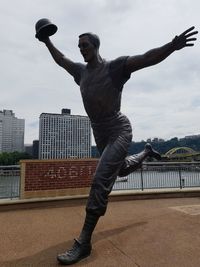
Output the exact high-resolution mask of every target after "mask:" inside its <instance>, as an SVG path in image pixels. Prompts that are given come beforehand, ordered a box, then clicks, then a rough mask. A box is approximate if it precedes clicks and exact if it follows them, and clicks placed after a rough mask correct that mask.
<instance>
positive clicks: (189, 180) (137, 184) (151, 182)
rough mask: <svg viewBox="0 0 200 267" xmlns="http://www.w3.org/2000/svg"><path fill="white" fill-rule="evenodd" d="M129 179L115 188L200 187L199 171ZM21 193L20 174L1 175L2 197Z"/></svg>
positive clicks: (147, 173) (134, 175)
mask: <svg viewBox="0 0 200 267" xmlns="http://www.w3.org/2000/svg"><path fill="white" fill-rule="evenodd" d="M126 178H127V180H126V181H125V182H124V181H120V182H116V183H115V184H114V187H113V190H130V189H132V190H134V189H135V190H142V189H161V188H184V187H187V188H188V187H200V170H199V171H187V170H181V171H180V170H176V171H163V170H152V171H149V170H148V171H143V172H142V173H141V171H140V170H139V171H135V172H133V173H132V174H130V175H129V176H127V177H126ZM19 195H20V176H9V175H8V176H2V175H1V176H0V199H3V198H11V199H12V198H17V197H19Z"/></svg>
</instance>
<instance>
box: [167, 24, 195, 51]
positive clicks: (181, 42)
mask: <svg viewBox="0 0 200 267" xmlns="http://www.w3.org/2000/svg"><path fill="white" fill-rule="evenodd" d="M194 28H195V27H194V26H193V27H191V28H189V29H188V30H186V31H184V32H183V33H181V34H180V35H178V36H175V38H174V39H173V40H172V44H173V45H174V49H175V50H180V49H182V48H184V47H186V46H193V45H194V43H193V42H194V41H196V40H197V38H194V37H193V38H190V37H192V36H194V35H195V34H197V33H198V31H193V30H194Z"/></svg>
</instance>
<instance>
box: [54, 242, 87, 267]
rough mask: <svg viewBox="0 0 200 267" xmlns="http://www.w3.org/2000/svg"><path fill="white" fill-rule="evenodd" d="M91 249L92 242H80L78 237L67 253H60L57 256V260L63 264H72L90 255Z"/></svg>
mask: <svg viewBox="0 0 200 267" xmlns="http://www.w3.org/2000/svg"><path fill="white" fill-rule="evenodd" d="M91 250H92V246H91V243H80V242H79V241H78V240H77V239H75V242H74V245H73V246H72V248H71V249H70V250H68V251H66V252H65V253H62V254H59V255H58V256H57V260H58V261H59V263H61V264H63V265H71V264H74V263H76V262H78V261H80V260H82V259H84V258H86V257H88V256H89V255H90V253H91Z"/></svg>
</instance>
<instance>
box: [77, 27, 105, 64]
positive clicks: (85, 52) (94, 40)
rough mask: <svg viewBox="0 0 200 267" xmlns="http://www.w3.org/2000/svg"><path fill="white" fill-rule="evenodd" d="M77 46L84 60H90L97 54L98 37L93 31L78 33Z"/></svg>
mask: <svg viewBox="0 0 200 267" xmlns="http://www.w3.org/2000/svg"><path fill="white" fill-rule="evenodd" d="M78 46H79V48H80V52H81V54H82V56H83V58H84V60H85V62H90V61H92V60H93V59H94V57H97V56H98V55H99V46H100V39H99V37H98V36H97V35H96V34H94V33H90V32H87V33H83V34H81V35H79V43H78Z"/></svg>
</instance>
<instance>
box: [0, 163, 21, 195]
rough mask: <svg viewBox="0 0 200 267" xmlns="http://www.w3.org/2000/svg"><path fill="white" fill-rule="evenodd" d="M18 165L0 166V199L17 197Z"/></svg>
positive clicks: (18, 189) (18, 184)
mask: <svg viewBox="0 0 200 267" xmlns="http://www.w3.org/2000/svg"><path fill="white" fill-rule="evenodd" d="M19 195H20V166H19V165H11V166H0V199H4V198H10V199H13V198H19Z"/></svg>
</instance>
